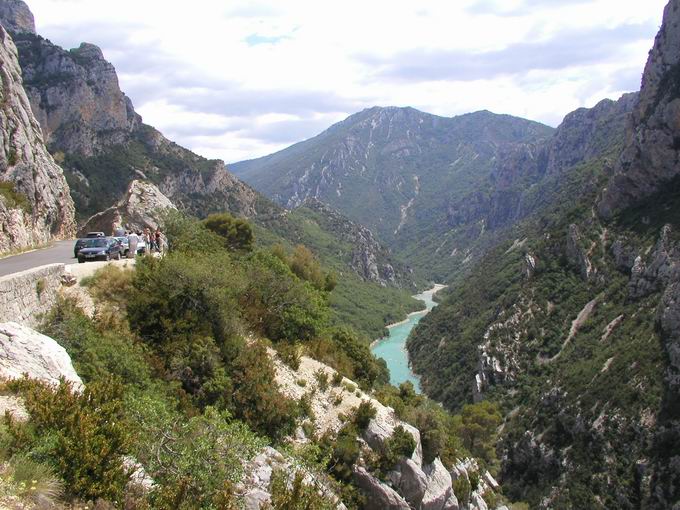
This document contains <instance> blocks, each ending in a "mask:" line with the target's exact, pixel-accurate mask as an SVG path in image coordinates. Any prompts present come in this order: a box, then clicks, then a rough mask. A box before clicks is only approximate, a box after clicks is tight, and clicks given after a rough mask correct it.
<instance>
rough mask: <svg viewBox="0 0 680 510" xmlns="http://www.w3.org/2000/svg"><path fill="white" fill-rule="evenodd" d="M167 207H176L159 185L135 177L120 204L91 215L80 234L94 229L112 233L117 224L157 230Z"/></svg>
mask: <svg viewBox="0 0 680 510" xmlns="http://www.w3.org/2000/svg"><path fill="white" fill-rule="evenodd" d="M168 209H172V210H176V209H177V208H176V207H175V205H174V204H173V203H172V202H171V201H170V199H169V198H168V197H166V196H165V195H164V194H163V193H161V191H160V190H159V189H158V188H157V187H156V186H154V185H153V184H151V183H149V182H144V181H139V180H136V181H132V182H131V183H130V186H129V187H128V190H127V193H126V194H125V196H124V197H123V199H122V200H121V201H120V202H119V203H118V204H117V205H115V206H113V207H110V208H108V209H106V210H105V211H102V212H100V213H98V214H95V215H94V216H92V217H90V219H89V220H87V222H86V223H85V225H84V226H83V227H82V228H81V229H80V232H79V235H84V234H85V233H86V232H92V231H96V232H104V233H106V234H107V235H109V234H111V233H112V232H113V230H114V229H115V228H123V229H125V230H135V231H138V230H139V231H141V230H144V229H145V228H147V227H148V228H150V229H151V230H156V228H158V227H159V226H160V225H161V222H162V217H163V214H164V213H165V212H167V210H168Z"/></svg>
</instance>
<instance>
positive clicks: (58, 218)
mask: <svg viewBox="0 0 680 510" xmlns="http://www.w3.org/2000/svg"><path fill="white" fill-rule="evenodd" d="M0 65H1V67H0V85H1V87H2V89H1V90H2V101H1V105H0V144H1V145H2V150H1V151H0V181H1V184H2V188H1V191H0V226H1V230H0V252H2V251H7V250H10V249H16V248H26V247H30V246H32V245H35V244H38V243H43V242H47V241H49V240H50V239H55V238H56V239H59V238H67V237H70V236H72V235H74V234H75V220H74V208H73V201H72V200H71V197H70V195H69V187H68V185H67V183H66V179H65V178H64V174H63V172H62V169H61V168H60V167H59V166H58V165H56V164H55V162H54V160H53V159H52V157H51V156H50V154H49V153H48V152H47V149H46V148H45V145H44V144H43V139H42V134H41V131H40V125H39V124H38V122H37V121H36V119H35V117H34V116H33V114H32V112H31V107H30V104H29V101H28V98H27V97H26V93H25V92H24V89H23V87H22V80H21V69H20V68H19V63H18V60H17V50H16V47H15V46H14V43H13V42H12V39H11V37H10V36H9V34H8V33H7V32H6V31H5V30H4V28H2V27H0Z"/></svg>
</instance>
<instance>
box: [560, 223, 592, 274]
mask: <svg viewBox="0 0 680 510" xmlns="http://www.w3.org/2000/svg"><path fill="white" fill-rule="evenodd" d="M583 243H584V241H583V239H582V238H581V233H580V232H579V229H578V227H577V226H576V225H574V224H573V223H572V224H571V225H569V233H568V234H567V258H568V259H569V262H571V263H572V264H574V265H575V266H577V267H578V268H579V271H580V273H581V278H583V279H584V280H589V279H590V278H591V277H592V276H593V274H594V271H595V268H594V267H593V264H592V262H591V261H590V258H589V257H588V252H587V250H586V249H585V248H584V246H583Z"/></svg>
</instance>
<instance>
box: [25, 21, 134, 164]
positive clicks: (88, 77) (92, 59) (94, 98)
mask: <svg viewBox="0 0 680 510" xmlns="http://www.w3.org/2000/svg"><path fill="white" fill-rule="evenodd" d="M15 37H16V43H17V47H18V49H19V59H20V62H21V68H22V71H23V75H24V84H25V87H26V92H27V93H28V96H29V99H30V101H31V106H32V108H33V111H34V112H35V115H36V117H37V119H38V121H39V122H40V125H41V126H42V129H43V134H44V136H45V141H46V143H47V145H48V146H49V147H50V148H51V149H52V150H57V151H63V152H68V153H76V154H82V155H86V156H89V155H92V154H96V153H98V152H100V151H101V150H102V149H104V148H106V147H109V146H112V145H116V144H122V143H125V142H127V141H128V139H129V136H130V133H131V132H132V131H133V130H134V129H136V128H137V127H138V126H139V124H140V123H141V120H142V119H141V117H140V116H139V115H137V114H136V113H135V111H134V109H133V108H132V103H131V101H130V99H129V98H127V97H126V96H125V94H123V93H122V92H121V90H120V87H119V85H118V77H117V75H116V70H115V69H114V67H113V66H112V65H111V64H110V63H109V62H108V61H107V60H105V59H104V55H103V54H102V51H101V50H100V49H99V48H98V47H97V46H95V45H93V44H88V43H82V44H81V45H80V46H79V47H78V48H74V49H72V50H70V51H65V50H63V49H62V48H60V47H59V46H56V45H54V44H52V43H51V42H50V41H48V40H46V39H43V38H42V37H40V36H38V35H35V34H27V33H23V34H16V35H15Z"/></svg>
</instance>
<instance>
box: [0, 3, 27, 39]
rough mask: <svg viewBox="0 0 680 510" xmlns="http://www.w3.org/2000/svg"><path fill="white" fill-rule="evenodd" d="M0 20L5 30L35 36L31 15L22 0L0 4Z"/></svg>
mask: <svg viewBox="0 0 680 510" xmlns="http://www.w3.org/2000/svg"><path fill="white" fill-rule="evenodd" d="M0 20H2V21H1V22H2V25H3V26H4V27H5V29H6V30H9V31H10V32H12V33H28V34H35V21H34V19H33V13H32V12H31V10H30V9H29V8H28V6H27V5H26V4H25V3H24V2H22V0H3V1H2V2H0Z"/></svg>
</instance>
